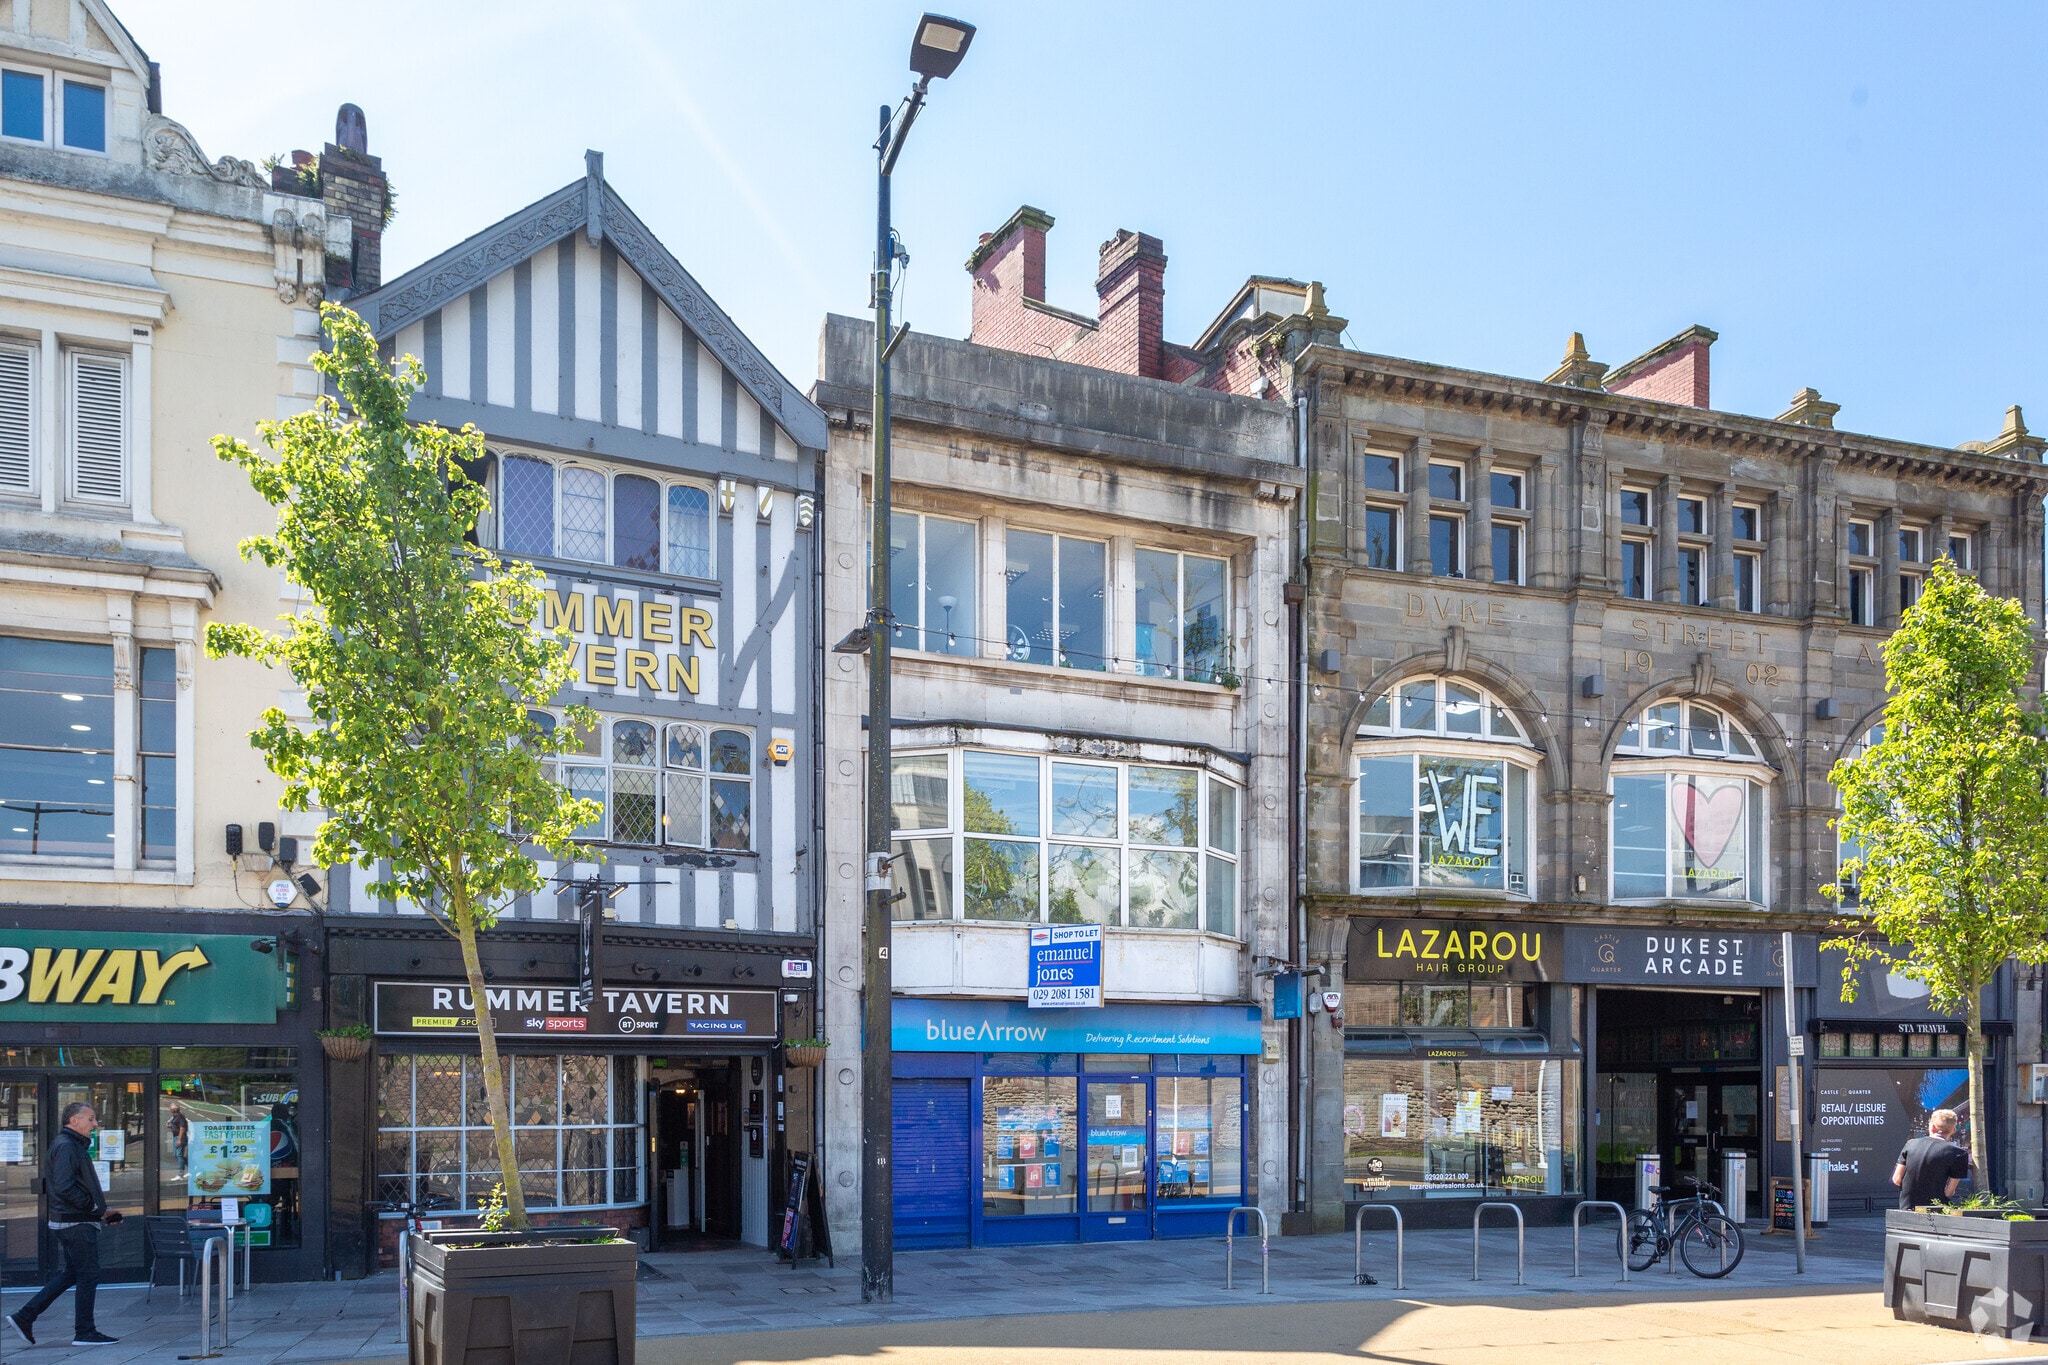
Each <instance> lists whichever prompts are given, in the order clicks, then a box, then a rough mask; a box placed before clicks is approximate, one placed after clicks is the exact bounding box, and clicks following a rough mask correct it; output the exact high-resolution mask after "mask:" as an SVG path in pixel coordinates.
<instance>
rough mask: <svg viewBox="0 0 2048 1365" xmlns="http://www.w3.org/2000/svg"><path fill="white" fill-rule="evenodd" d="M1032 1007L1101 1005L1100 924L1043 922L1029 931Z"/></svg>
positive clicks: (1076, 1007)
mask: <svg viewBox="0 0 2048 1365" xmlns="http://www.w3.org/2000/svg"><path fill="white" fill-rule="evenodd" d="M1030 966H1031V974H1030V978H1029V981H1030V990H1029V992H1028V994H1027V995H1026V997H1025V1003H1026V1004H1028V1005H1029V1006H1030V1007H1031V1008H1032V1009H1035V1010H1036V1009H1100V1008H1101V1007H1102V926H1101V925H1099V924H1045V925H1039V926H1037V927H1035V928H1033V929H1032V930H1031V959H1030Z"/></svg>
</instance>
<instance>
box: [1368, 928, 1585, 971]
mask: <svg viewBox="0 0 2048 1365" xmlns="http://www.w3.org/2000/svg"><path fill="white" fill-rule="evenodd" d="M1563 960H1564V948H1563V943H1562V935H1561V934H1560V932H1559V929H1558V926H1557V925H1555V924H1526V923H1522V922H1520V921H1516V920H1494V919H1478V918H1474V919H1426V920H1425V919H1367V918H1364V917H1358V918H1354V919H1353V920H1352V921H1351V945H1350V950H1349V951H1348V952H1347V953H1346V954H1345V960H1344V975H1345V977H1346V978H1347V979H1348V980H1352V981H1449V980H1461V981H1559V980H1562V979H1563V977H1562V975H1561V973H1560V970H1559V969H1560V967H1561V966H1562V964H1563Z"/></svg>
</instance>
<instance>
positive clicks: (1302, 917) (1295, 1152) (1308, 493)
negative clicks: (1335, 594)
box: [1287, 390, 1315, 1211]
mask: <svg viewBox="0 0 2048 1365" xmlns="http://www.w3.org/2000/svg"><path fill="white" fill-rule="evenodd" d="M1294 449H1295V463H1296V464H1297V465H1298V466H1299V467H1300V469H1301V471H1302V473H1303V475H1304V476H1306V475H1307V473H1308V395H1307V394H1306V393H1304V392H1301V391H1299V390H1297V391H1296V393H1295V395H1294ZM1313 495H1314V492H1313V487H1312V485H1311V484H1310V483H1308V482H1304V484H1303V489H1302V496H1301V497H1300V498H1298V499H1296V502H1297V504H1298V510H1297V511H1296V513H1295V518H1294V528H1295V532H1294V533H1295V540H1294V551H1295V559H1294V562H1295V563H1296V565H1298V566H1300V568H1301V577H1302V594H1301V600H1300V601H1299V602H1296V603H1294V604H1293V610H1292V611H1291V612H1290V613H1289V625H1290V628H1291V631H1292V635H1293V639H1292V640H1291V642H1290V643H1291V644H1292V646H1293V650H1294V660H1293V662H1294V687H1293V692H1294V696H1293V699H1292V700H1293V711H1294V714H1293V715H1292V716H1291V717H1290V719H1292V721H1293V722H1294V724H1293V725H1292V726H1291V727H1290V729H1289V733H1288V745H1287V747H1288V749H1289V753H1288V755H1287V759H1288V762H1287V771H1288V773H1289V774H1291V775H1292V776H1293V777H1294V779H1295V782H1294V816H1293V822H1292V823H1293V828H1292V829H1291V830H1290V831H1289V837H1288V840H1287V859H1288V869H1289V871H1290V872H1291V873H1292V874H1293V875H1292V876H1291V877H1290V878H1289V879H1288V880H1289V881H1290V882H1291V883H1292V884H1293V896H1292V897H1291V900H1290V908H1289V914H1288V924H1289V927H1290V929H1291V930H1292V933H1291V935H1290V936H1291V937H1292V938H1293V940H1294V944H1293V950H1292V956H1293V958H1294V960H1295V961H1296V962H1298V963H1300V964H1301V966H1302V967H1304V968H1306V967H1307V966H1308V915H1307V913H1306V910H1305V908H1304V907H1303V904H1302V898H1303V896H1304V895H1306V894H1307V890H1308V859H1307V858H1306V857H1305V856H1304V851H1303V844H1304V841H1305V840H1306V839H1307V837H1308V782H1307V778H1306V773H1305V769H1306V767H1307V763H1308V569H1307V563H1308V529H1309V526H1308V517H1309V500H1310V498H1311V497H1312V496H1313ZM1307 987H1308V983H1307V980H1306V979H1304V980H1303V983H1302V988H1303V991H1304V993H1305V992H1306V991H1307ZM1310 1014H1311V1011H1310V1010H1309V1009H1308V1001H1307V1000H1306V999H1304V1000H1303V1001H1302V1011H1301V1018H1299V1019H1297V1020H1295V1021H1294V1028H1293V1033H1294V1038H1295V1048H1294V1075H1293V1077H1292V1080H1293V1084H1292V1085H1291V1086H1289V1087H1288V1088H1289V1091H1290V1094H1289V1095H1288V1104H1287V1117H1288V1122H1289V1123H1290V1124H1291V1125H1292V1127H1293V1135H1294V1141H1293V1143H1292V1144H1290V1147H1289V1151H1288V1165H1289V1167H1290V1168H1291V1169H1290V1171H1289V1173H1288V1174H1289V1180H1288V1190H1289V1198H1288V1202H1289V1203H1290V1204H1292V1205H1293V1206H1294V1208H1295V1209H1296V1210H1297V1211H1301V1210H1306V1209H1309V1208H1310V1207H1311V1204H1310V1200H1309V1179H1308V1173H1309V1153H1310V1150H1311V1146H1310V1141H1309V1128H1310V1123H1309V1116H1310V1115H1311V1114H1313V1113H1314V1111H1315V1091H1314V1089H1313V1087H1314V1083H1315V1064H1314V1061H1313V1053H1314V1042H1313V1039H1314V1033H1313V1031H1312V1030H1311V1029H1310V1027H1309V1017H1310Z"/></svg>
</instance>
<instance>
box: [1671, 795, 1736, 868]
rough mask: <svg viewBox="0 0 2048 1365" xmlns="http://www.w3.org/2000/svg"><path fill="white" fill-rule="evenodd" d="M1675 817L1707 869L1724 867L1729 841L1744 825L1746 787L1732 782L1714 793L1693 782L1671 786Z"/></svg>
mask: <svg viewBox="0 0 2048 1365" xmlns="http://www.w3.org/2000/svg"><path fill="white" fill-rule="evenodd" d="M1671 814H1672V815H1673V816H1675V817H1676V818H1677V820H1678V828H1679V831H1680V832H1681V833H1682V834H1684V835H1685V842H1686V844H1687V845H1688V846H1689V847H1690V848H1691V849H1692V851H1693V852H1694V853H1695V854H1697V855H1698V856H1699V860H1700V862H1701V863H1702V864H1703V865H1704V866H1707V867H1716V866H1719V865H1720V862H1721V855H1722V854H1723V853H1725V852H1727V851H1728V841H1729V840H1730V839H1733V838H1734V837H1735V831H1736V830H1737V829H1739V828H1741V825H1742V784H1741V783H1740V782H1730V783H1728V784H1726V785H1725V786H1722V787H1719V788H1717V789H1715V790H1713V791H1707V790H1705V789H1704V788H1703V787H1701V786H1699V785H1696V784H1695V783H1694V782H1690V781H1683V780H1681V781H1678V782H1674V783H1672V784H1671Z"/></svg>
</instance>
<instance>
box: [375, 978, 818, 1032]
mask: <svg viewBox="0 0 2048 1365" xmlns="http://www.w3.org/2000/svg"><path fill="white" fill-rule="evenodd" d="M593 994H594V995H595V999H593V998H592V996H593ZM485 996H486V997H487V999H488V1000H489V1002H490V1007H491V1022H492V1024H493V1025H494V1026H495V1028H496V1030H497V1033H498V1035H499V1036H500V1037H507V1038H512V1037H518V1038H543V1037H556V1036H564V1035H566V1036H568V1037H571V1038H647V1037H655V1038H680V1039H693V1040H699V1041H705V1042H710V1041H718V1040H734V1041H751V1040H761V1039H773V1038H775V1037H776V1036H777V1034H778V1032H779V1026H780V1023H781V1012H780V1011H779V1010H778V1009H777V1008H776V1000H775V992H774V991H728V990H703V989H691V990H659V989H655V988H653V987H640V986H634V987H628V986H601V987H599V988H598V989H597V990H596V991H595V992H589V991H581V990H578V989H576V988H575V987H573V986H492V987H489V988H487V989H486V991H485ZM377 1032H378V1033H379V1034H382V1035H385V1036H387V1037H391V1036H411V1037H415V1038H419V1037H438V1038H446V1037H451V1036H453V1037H461V1036H463V1035H465V1034H474V1033H475V1032H476V997H475V996H474V995H472V994H470V990H469V987H468V986H466V985H463V984H462V983H461V982H459V981H379V982H378V983H377Z"/></svg>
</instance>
